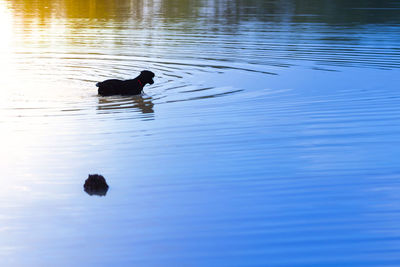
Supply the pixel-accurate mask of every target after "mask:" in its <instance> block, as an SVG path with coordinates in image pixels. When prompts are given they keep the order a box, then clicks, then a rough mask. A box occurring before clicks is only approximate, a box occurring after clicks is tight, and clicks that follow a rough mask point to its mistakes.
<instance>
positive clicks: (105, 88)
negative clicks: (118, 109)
mask: <svg viewBox="0 0 400 267" xmlns="http://www.w3.org/2000/svg"><path fill="white" fill-rule="evenodd" d="M154 76H155V75H154V73H153V72H151V71H149V70H144V71H142V72H141V73H140V75H139V76H137V77H136V78H135V79H131V80H117V79H111V80H105V81H104V82H98V83H96V86H97V87H99V90H98V92H99V95H101V96H110V95H138V94H140V93H141V92H142V91H143V87H144V86H145V85H146V84H153V83H154V81H153V78H154Z"/></svg>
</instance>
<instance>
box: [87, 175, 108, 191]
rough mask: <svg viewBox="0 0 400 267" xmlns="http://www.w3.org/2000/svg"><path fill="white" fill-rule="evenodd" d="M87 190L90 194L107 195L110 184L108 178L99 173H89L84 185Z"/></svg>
mask: <svg viewBox="0 0 400 267" xmlns="http://www.w3.org/2000/svg"><path fill="white" fill-rule="evenodd" d="M83 188H84V189H85V192H86V193H88V194H89V195H91V196H92V195H98V196H105V195H106V194H107V191H108V184H107V182H106V179H104V177H103V176H102V175H99V174H89V177H88V178H87V179H86V181H85V184H84V185H83Z"/></svg>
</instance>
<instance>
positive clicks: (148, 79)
mask: <svg viewBox="0 0 400 267" xmlns="http://www.w3.org/2000/svg"><path fill="white" fill-rule="evenodd" d="M154 76H155V75H154V73H153V72H151V71H149V70H144V71H142V72H141V73H140V77H141V80H142V81H143V82H144V83H145V84H146V83H149V84H153V83H154V81H153V78H154Z"/></svg>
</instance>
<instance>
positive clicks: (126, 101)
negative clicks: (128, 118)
mask: <svg viewBox="0 0 400 267" xmlns="http://www.w3.org/2000/svg"><path fill="white" fill-rule="evenodd" d="M151 100H152V98H151V97H146V98H144V97H143V96H141V95H136V96H131V97H123V98H122V97H120V98H99V106H98V107H97V109H98V110H117V109H132V108H133V109H138V110H140V111H141V112H142V113H143V114H147V113H154V109H153V107H154V104H153V102H152V101H151Z"/></svg>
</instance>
